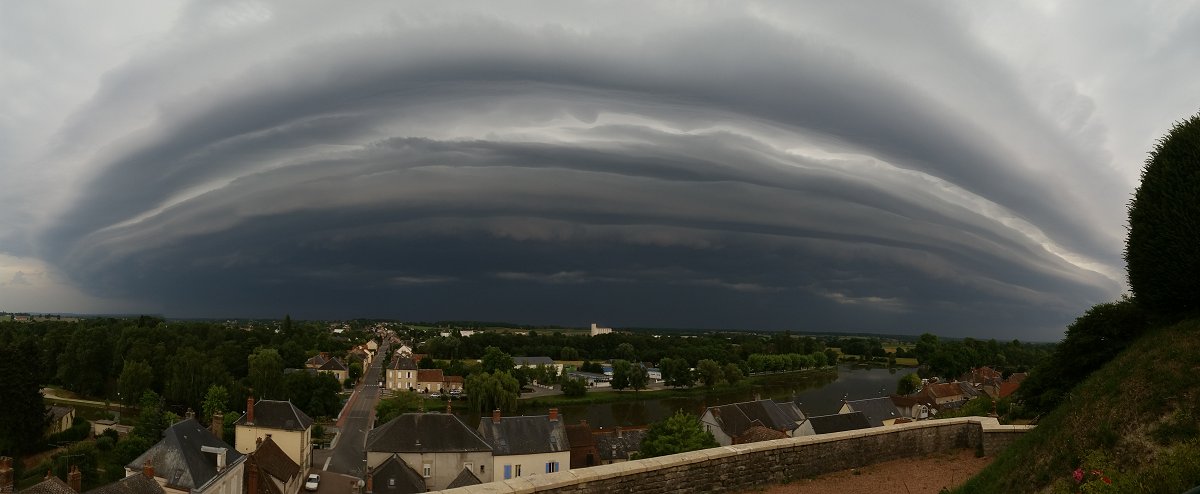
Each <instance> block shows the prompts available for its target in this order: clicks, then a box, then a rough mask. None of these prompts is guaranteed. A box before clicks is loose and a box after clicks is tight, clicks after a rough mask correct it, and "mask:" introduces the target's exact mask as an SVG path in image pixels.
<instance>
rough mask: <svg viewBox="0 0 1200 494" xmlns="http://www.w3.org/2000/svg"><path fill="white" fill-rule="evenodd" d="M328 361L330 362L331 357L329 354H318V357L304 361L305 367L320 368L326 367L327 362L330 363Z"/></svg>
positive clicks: (314, 356)
mask: <svg viewBox="0 0 1200 494" xmlns="http://www.w3.org/2000/svg"><path fill="white" fill-rule="evenodd" d="M328 361H329V355H328V354H326V353H318V354H316V355H313V356H312V357H309V358H308V360H305V361H304V365H305V366H313V367H320V366H322V365H325V363H326V362H328Z"/></svg>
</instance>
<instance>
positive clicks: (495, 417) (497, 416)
mask: <svg viewBox="0 0 1200 494" xmlns="http://www.w3.org/2000/svg"><path fill="white" fill-rule="evenodd" d="M492 423H493V424H499V423H500V409H499V408H497V409H495V410H492Z"/></svg>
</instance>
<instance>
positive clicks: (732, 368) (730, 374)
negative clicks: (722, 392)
mask: <svg viewBox="0 0 1200 494" xmlns="http://www.w3.org/2000/svg"><path fill="white" fill-rule="evenodd" d="M724 371H725V372H724V375H723V377H724V378H725V382H727V383H729V384H730V385H734V384H737V383H738V382H740V381H741V380H742V368H741V367H738V366H737V364H735V363H733V362H730V363H728V364H725V369H724Z"/></svg>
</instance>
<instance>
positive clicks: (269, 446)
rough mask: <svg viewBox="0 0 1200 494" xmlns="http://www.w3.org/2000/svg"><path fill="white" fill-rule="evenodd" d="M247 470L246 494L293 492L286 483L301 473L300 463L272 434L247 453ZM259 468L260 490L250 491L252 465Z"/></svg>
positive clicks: (286, 493)
mask: <svg viewBox="0 0 1200 494" xmlns="http://www.w3.org/2000/svg"><path fill="white" fill-rule="evenodd" d="M246 456H247V458H246V470H244V471H243V473H242V491H243V492H245V494H292V493H289V492H286V485H287V483H288V482H291V481H292V480H293V479H295V478H296V477H297V476H299V475H300V474H301V471H300V465H299V464H297V463H296V462H295V461H292V459H291V458H290V457H289V456H288V455H287V453H284V452H283V449H281V448H280V447H279V445H278V444H275V440H274V439H271V436H267V437H266V438H265V439H263V440H262V443H261V444H259V445H258V448H256V449H255V450H254V451H253V452H251V453H250V454H248V455H246ZM251 465H254V467H256V468H258V492H250V477H249V476H250V466H251Z"/></svg>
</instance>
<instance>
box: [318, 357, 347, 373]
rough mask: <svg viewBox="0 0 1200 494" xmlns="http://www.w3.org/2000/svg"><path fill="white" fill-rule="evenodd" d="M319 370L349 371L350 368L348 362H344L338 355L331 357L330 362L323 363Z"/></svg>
mask: <svg viewBox="0 0 1200 494" xmlns="http://www.w3.org/2000/svg"><path fill="white" fill-rule="evenodd" d="M318 370H323V371H349V370H350V369H349V368H348V367H346V364H344V363H342V360H341V359H339V358H337V357H333V358H331V359H329V361H328V362H325V363H324V364H322V365H321V367H319V368H318Z"/></svg>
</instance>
